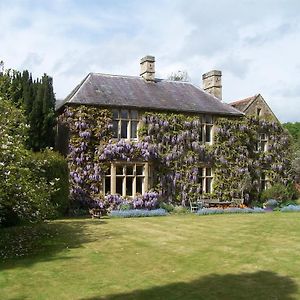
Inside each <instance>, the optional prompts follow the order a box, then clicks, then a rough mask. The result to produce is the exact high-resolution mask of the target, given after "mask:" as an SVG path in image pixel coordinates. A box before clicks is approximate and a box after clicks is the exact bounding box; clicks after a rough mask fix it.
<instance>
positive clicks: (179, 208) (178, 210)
mask: <svg viewBox="0 0 300 300" xmlns="http://www.w3.org/2000/svg"><path fill="white" fill-rule="evenodd" d="M189 212H190V209H189V208H187V207H184V206H181V205H176V206H174V209H173V213H174V214H178V215H182V214H187V213H189Z"/></svg>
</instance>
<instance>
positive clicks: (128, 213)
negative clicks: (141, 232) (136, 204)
mask: <svg viewBox="0 0 300 300" xmlns="http://www.w3.org/2000/svg"><path fill="white" fill-rule="evenodd" d="M166 215H167V212H166V210H164V209H162V208H159V209H153V210H147V209H129V210H112V211H111V212H110V214H109V216H110V217H113V218H138V217H155V216H166Z"/></svg>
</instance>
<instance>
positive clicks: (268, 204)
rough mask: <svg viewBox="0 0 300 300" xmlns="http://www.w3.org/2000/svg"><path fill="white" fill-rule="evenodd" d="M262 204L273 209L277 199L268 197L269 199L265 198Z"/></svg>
mask: <svg viewBox="0 0 300 300" xmlns="http://www.w3.org/2000/svg"><path fill="white" fill-rule="evenodd" d="M264 206H265V207H266V208H271V209H274V208H275V207H277V206H278V201H277V200H275V199H269V200H267V201H266V202H265V203H264Z"/></svg>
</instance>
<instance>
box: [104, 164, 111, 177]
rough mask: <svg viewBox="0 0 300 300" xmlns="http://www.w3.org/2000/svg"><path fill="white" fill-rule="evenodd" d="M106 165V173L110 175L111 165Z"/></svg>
mask: <svg viewBox="0 0 300 300" xmlns="http://www.w3.org/2000/svg"><path fill="white" fill-rule="evenodd" d="M105 167H107V169H106V170H105V175H110V165H108V166H105Z"/></svg>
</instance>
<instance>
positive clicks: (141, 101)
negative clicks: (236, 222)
mask: <svg viewBox="0 0 300 300" xmlns="http://www.w3.org/2000/svg"><path fill="white" fill-rule="evenodd" d="M140 67H141V72H140V76H139V77H135V76H118V75H109V74H100V73H90V74H88V75H87V77H86V78H85V79H84V80H83V81H82V82H81V83H80V84H79V85H78V86H77V87H76V88H75V89H74V90H73V91H72V92H71V93H70V94H69V95H68V96H67V98H66V99H65V100H64V101H63V102H62V103H60V105H59V106H58V107H57V112H58V113H59V114H60V115H63V114H65V112H66V110H68V108H76V107H93V108H95V109H98V110H107V111H109V112H110V114H111V117H110V118H111V119H110V124H109V132H110V136H109V141H108V142H107V143H108V146H109V147H110V148H107V147H106V148H105V149H104V152H102V154H101V155H100V156H99V157H100V159H101V163H102V164H103V165H105V172H103V174H102V176H100V179H99V180H100V181H101V183H100V185H98V187H97V188H95V189H96V191H97V192H99V193H103V195H105V194H120V195H122V196H123V197H134V196H135V195H137V194H143V193H145V192H147V191H148V190H149V189H151V188H152V187H153V186H154V185H155V176H156V173H157V168H159V166H157V164H156V165H155V163H152V161H151V159H143V157H139V158H136V159H134V158H133V159H129V158H128V159H126V157H125V155H123V154H120V153H119V154H118V155H117V156H114V157H113V158H110V156H109V155H110V153H111V151H119V150H118V149H125V150H124V151H127V150H126V147H127V146H126V145H127V144H126V143H127V142H128V143H130V145H131V147H133V146H132V145H136V146H137V147H139V145H140V144H141V141H140V138H139V131H140V130H141V128H142V125H143V123H144V122H145V121H144V119H145V114H146V113H147V112H151V113H152V115H154V116H155V114H160V113H165V114H181V115H183V116H184V115H186V117H187V119H188V118H189V117H190V116H196V117H197V118H198V119H199V123H197V124H198V125H197V127H198V131H197V134H198V135H197V139H198V141H197V142H199V145H204V146H205V145H213V144H214V136H215V129H216V125H215V124H216V122H217V121H218V119H219V118H227V119H241V118H244V116H245V114H246V115H248V114H251V115H252V114H254V115H259V117H263V116H266V115H269V116H271V117H272V118H274V119H276V121H277V118H276V117H275V115H274V114H273V113H272V111H271V109H270V108H269V107H268V105H267V104H266V102H265V101H264V99H263V98H262V96H261V95H256V96H254V97H251V98H247V99H245V100H241V101H238V102H234V103H231V104H226V103H224V102H222V82H221V76H222V74H221V72H220V71H217V70H213V71H210V72H208V73H205V74H204V75H203V76H202V80H203V90H202V89H200V88H198V87H196V86H194V85H193V84H191V83H189V82H178V81H169V80H162V79H158V78H156V76H155V58H154V57H153V56H146V57H144V58H142V59H141V61H140ZM89 117H91V116H89ZM174 118H175V119H176V116H175V117H174ZM79 122H80V119H79ZM77 123H78V121H77ZM77 123H76V124H77ZM76 126H77V125H76ZM78 126H79V125H78ZM154 130H155V128H154ZM82 132H83V131H82ZM83 134H84V132H83V133H81V135H83ZM187 134H188V133H187ZM73 135H74V134H73ZM70 138H72V133H70V128H69V125H68V124H67V122H64V124H62V123H59V126H58V129H57V148H58V150H59V151H61V152H62V153H63V154H65V155H67V154H68V152H70V142H69V141H70ZM102 138H103V139H105V136H104V137H102ZM163 138H164V137H162V139H163ZM267 142H268V141H267V137H265V139H264V138H263V139H262V140H261V144H260V147H263V148H264V149H263V150H264V151H265V150H266V149H267ZM146 143H147V142H146ZM83 144H84V143H83ZM144 144H145V141H143V145H144ZM175 144H176V143H175ZM179 146H180V140H179V138H178V142H177V145H176V147H177V148H178V147H179ZM114 147H115V148H114ZM122 147H123V148H122ZM128 147H129V146H128ZM174 147H175V146H174ZM77 148H78V149H79V148H80V147H79V146H77ZM77 148H76V149H77ZM112 149H117V150H112ZM128 149H129V148H128ZM261 149H262V148H261ZM128 151H131V149H130V150H128ZM141 151H142V152H143V151H144V153H145V150H144V149H142V150H141ZM147 151H148V152H149V151H150V152H151V150H149V149H147ZM147 151H146V152H147ZM120 157H121V158H120ZM76 159H77V158H76ZM80 159H81V160H84V156H83V155H82V154H81V158H78V161H80ZM86 160H87V159H86ZM71 164H73V166H72V167H70V169H71V168H73V169H74V163H72V162H71ZM75 164H76V163H75ZM78 164H79V163H78ZM86 164H88V163H86ZM175 166H176V164H175ZM83 168H84V167H83ZM81 170H82V168H81ZM173 171H174V172H175V173H176V170H173ZM82 172H86V173H87V172H88V171H82ZM71 173H74V172H71ZM75 173H76V172H75ZM77 173H78V172H77ZM175 173H174V174H175ZM175 176H176V174H175ZM197 176H198V177H199V178H198V179H197V182H198V185H199V187H197V189H196V190H197V192H199V193H201V194H203V193H211V192H212V191H213V181H214V169H213V167H212V166H211V165H210V164H207V163H205V162H203V164H202V165H201V167H200V168H199V169H197ZM78 177H80V176H78ZM90 177H91V176H90ZM75 179H76V178H75ZM263 180H265V181H266V180H267V179H263ZM78 181H79V179H78ZM73 182H77V181H76V180H75V181H74V180H73ZM71 183H72V181H71ZM74 184H75V183H74ZM264 186H266V185H264Z"/></svg>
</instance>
